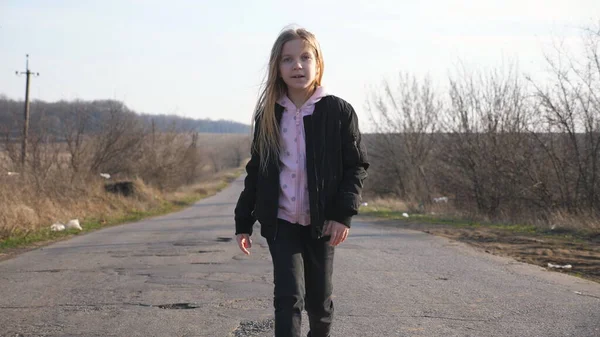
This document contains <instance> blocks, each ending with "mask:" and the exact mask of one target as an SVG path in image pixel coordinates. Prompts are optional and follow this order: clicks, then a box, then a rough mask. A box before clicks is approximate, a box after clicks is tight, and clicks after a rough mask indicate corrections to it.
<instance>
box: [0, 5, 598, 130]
mask: <svg viewBox="0 0 600 337" xmlns="http://www.w3.org/2000/svg"><path fill="white" fill-rule="evenodd" d="M598 20H600V1H598V0H570V1H567V0H540V1H537V0H518V1H513V0H485V1H482V0H478V1H466V0H463V1H453V0H438V1H425V0H421V1H416V0H415V1H409V0H389V1H384V0H369V1H364V0H343V1H342V0H340V1H326V0H320V1H315V0H307V1H258V0H257V1H253V0H252V1H251V0H236V1H232V0H220V1H205V0H200V1H191V0H190V1H181V0H170V1H154V0H148V1H147V0H143V1H142V0H103V1H89V0H70V1H67V0H53V1H50V0H47V1H41V0H37V1H36V0H29V1H22V0H0V94H5V95H7V96H8V97H10V98H14V99H23V97H24V83H25V82H24V78H23V77H18V76H16V75H15V73H14V72H15V71H16V70H19V71H22V70H24V67H25V54H27V53H29V54H30V67H31V69H32V70H33V71H37V72H40V73H41V76H40V77H38V78H35V79H33V81H32V85H31V97H32V99H42V100H47V101H55V100H61V99H66V100H73V99H86V100H90V99H105V98H111V99H117V100H121V101H124V102H125V104H127V106H129V107H130V108H131V109H134V110H136V111H138V112H145V113H168V114H177V115H180V116H187V117H192V118H211V119H230V120H235V121H240V122H244V123H249V121H250V118H251V115H252V108H253V106H254V103H255V99H256V97H257V93H258V90H259V85H260V83H261V81H262V78H263V74H264V71H265V67H266V65H267V62H268V54H269V51H270V48H271V46H272V43H273V42H274V40H275V38H276V37H277V35H278V33H279V32H280V31H281V29H283V28H284V27H285V26H287V25H289V24H298V25H301V26H303V27H306V28H307V29H309V30H311V31H312V32H313V33H315V35H316V36H317V38H318V39H319V41H320V43H321V47H322V49H323V54H324V57H325V74H324V84H325V86H326V87H327V89H328V91H329V92H330V93H333V94H336V95H338V96H340V97H342V98H344V99H346V100H347V101H349V102H350V103H351V104H353V105H354V107H355V109H356V110H357V112H358V114H359V117H360V118H361V120H364V122H365V123H366V122H367V120H366V119H367V115H366V113H365V112H364V109H363V106H364V102H365V100H366V98H367V95H368V93H369V90H371V89H370V88H372V87H373V86H376V85H378V84H380V83H381V81H382V80H383V79H384V78H389V79H393V78H394V77H396V76H397V74H398V72H400V71H403V72H408V73H411V74H415V75H423V74H429V75H430V76H431V77H432V79H433V80H434V82H436V83H439V84H444V83H445V81H446V78H447V73H448V70H451V69H453V68H454V67H455V66H456V64H457V62H458V61H459V60H461V62H463V63H465V64H466V65H467V66H468V67H473V68H475V67H478V68H486V67H494V66H500V65H501V64H502V63H503V62H504V63H506V62H507V61H511V60H518V62H519V67H520V71H522V72H529V73H533V74H536V73H539V72H540V71H541V70H542V69H543V52H544V50H546V51H547V49H548V48H550V47H551V43H552V41H553V40H556V39H564V40H567V41H569V40H576V39H578V38H579V37H580V36H581V30H580V28H581V27H583V26H591V25H593V24H597V23H598V22H599V21H598Z"/></svg>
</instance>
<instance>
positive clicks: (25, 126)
mask: <svg viewBox="0 0 600 337" xmlns="http://www.w3.org/2000/svg"><path fill="white" fill-rule="evenodd" d="M25 57H26V61H25V71H22V72H19V71H15V74H16V75H17V76H18V75H26V78H27V79H26V81H25V107H24V119H25V120H24V122H23V135H22V137H23V138H22V139H21V167H22V169H24V168H25V157H26V156H27V137H28V136H29V78H30V77H31V75H33V76H40V73H36V72H32V71H31V70H29V54H27V55H25Z"/></svg>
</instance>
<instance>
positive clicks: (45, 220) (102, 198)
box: [0, 176, 164, 240]
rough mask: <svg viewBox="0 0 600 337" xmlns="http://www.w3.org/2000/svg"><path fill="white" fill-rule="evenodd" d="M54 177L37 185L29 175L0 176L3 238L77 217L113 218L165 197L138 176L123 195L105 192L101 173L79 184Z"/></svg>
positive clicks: (140, 208) (0, 234) (150, 204)
mask: <svg viewBox="0 0 600 337" xmlns="http://www.w3.org/2000/svg"><path fill="white" fill-rule="evenodd" d="M54 178H56V180H50V181H47V182H46V183H45V184H44V185H43V186H36V183H35V182H33V181H30V178H28V177H22V176H11V177H8V176H2V178H0V186H1V188H0V240H1V239H4V238H7V237H9V236H11V235H12V234H15V233H23V232H25V233H27V232H33V231H36V230H38V229H40V228H44V227H49V226H50V225H52V224H53V223H55V222H61V223H66V222H67V221H69V220H70V219H74V218H78V219H85V218H89V217H96V218H110V217H116V216H120V215H122V214H124V213H125V212H127V211H128V210H132V209H135V210H141V211H143V210H148V209H150V208H152V207H156V206H157V205H159V204H160V203H161V201H162V200H163V199H164V197H163V196H162V194H161V192H159V191H158V190H156V189H153V188H151V187H149V186H147V185H145V184H144V182H143V181H141V180H139V179H137V180H134V185H135V190H136V192H135V194H134V196H133V197H123V196H120V195H115V194H111V193H107V192H105V191H104V185H103V184H104V181H102V180H101V178H99V177H98V178H96V177H87V179H85V181H82V182H81V183H79V184H68V183H64V180H60V179H58V178H59V177H58V176H55V177H54Z"/></svg>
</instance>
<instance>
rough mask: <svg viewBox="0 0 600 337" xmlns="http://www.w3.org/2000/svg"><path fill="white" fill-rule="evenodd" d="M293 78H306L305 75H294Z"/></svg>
mask: <svg viewBox="0 0 600 337" xmlns="http://www.w3.org/2000/svg"><path fill="white" fill-rule="evenodd" d="M292 78H304V75H294V76H292Z"/></svg>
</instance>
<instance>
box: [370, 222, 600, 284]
mask: <svg viewBox="0 0 600 337" xmlns="http://www.w3.org/2000/svg"><path fill="white" fill-rule="evenodd" d="M361 216H364V217H365V218H371V219H377V223H378V224H381V225H386V226H395V227H401V228H407V229H413V230H419V231H422V232H425V233H429V234H432V235H437V236H443V237H446V238H449V239H452V240H457V241H460V242H464V243H466V244H469V245H471V246H473V247H476V248H478V249H481V250H482V251H485V252H486V253H490V254H494V255H500V256H508V257H512V258H514V259H516V260H517V261H521V262H526V263H530V264H535V265H538V266H541V267H544V268H546V269H548V270H551V271H556V272H562V273H568V274H572V275H575V276H579V277H583V278H586V279H589V280H592V281H595V282H599V283H600V236H595V237H585V236H582V235H574V234H573V233H540V232H534V231H530V232H525V231H516V230H514V229H510V228H508V229H504V228H500V227H486V226H472V227H469V226H456V225H452V224H436V223H428V222H423V221H421V220H419V221H411V220H404V219H389V218H386V217H381V216H376V215H373V214H366V215H364V214H363V215H361ZM549 263H550V264H552V265H558V266H566V265H570V266H571V267H570V268H556V267H549V265H548V264H549Z"/></svg>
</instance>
